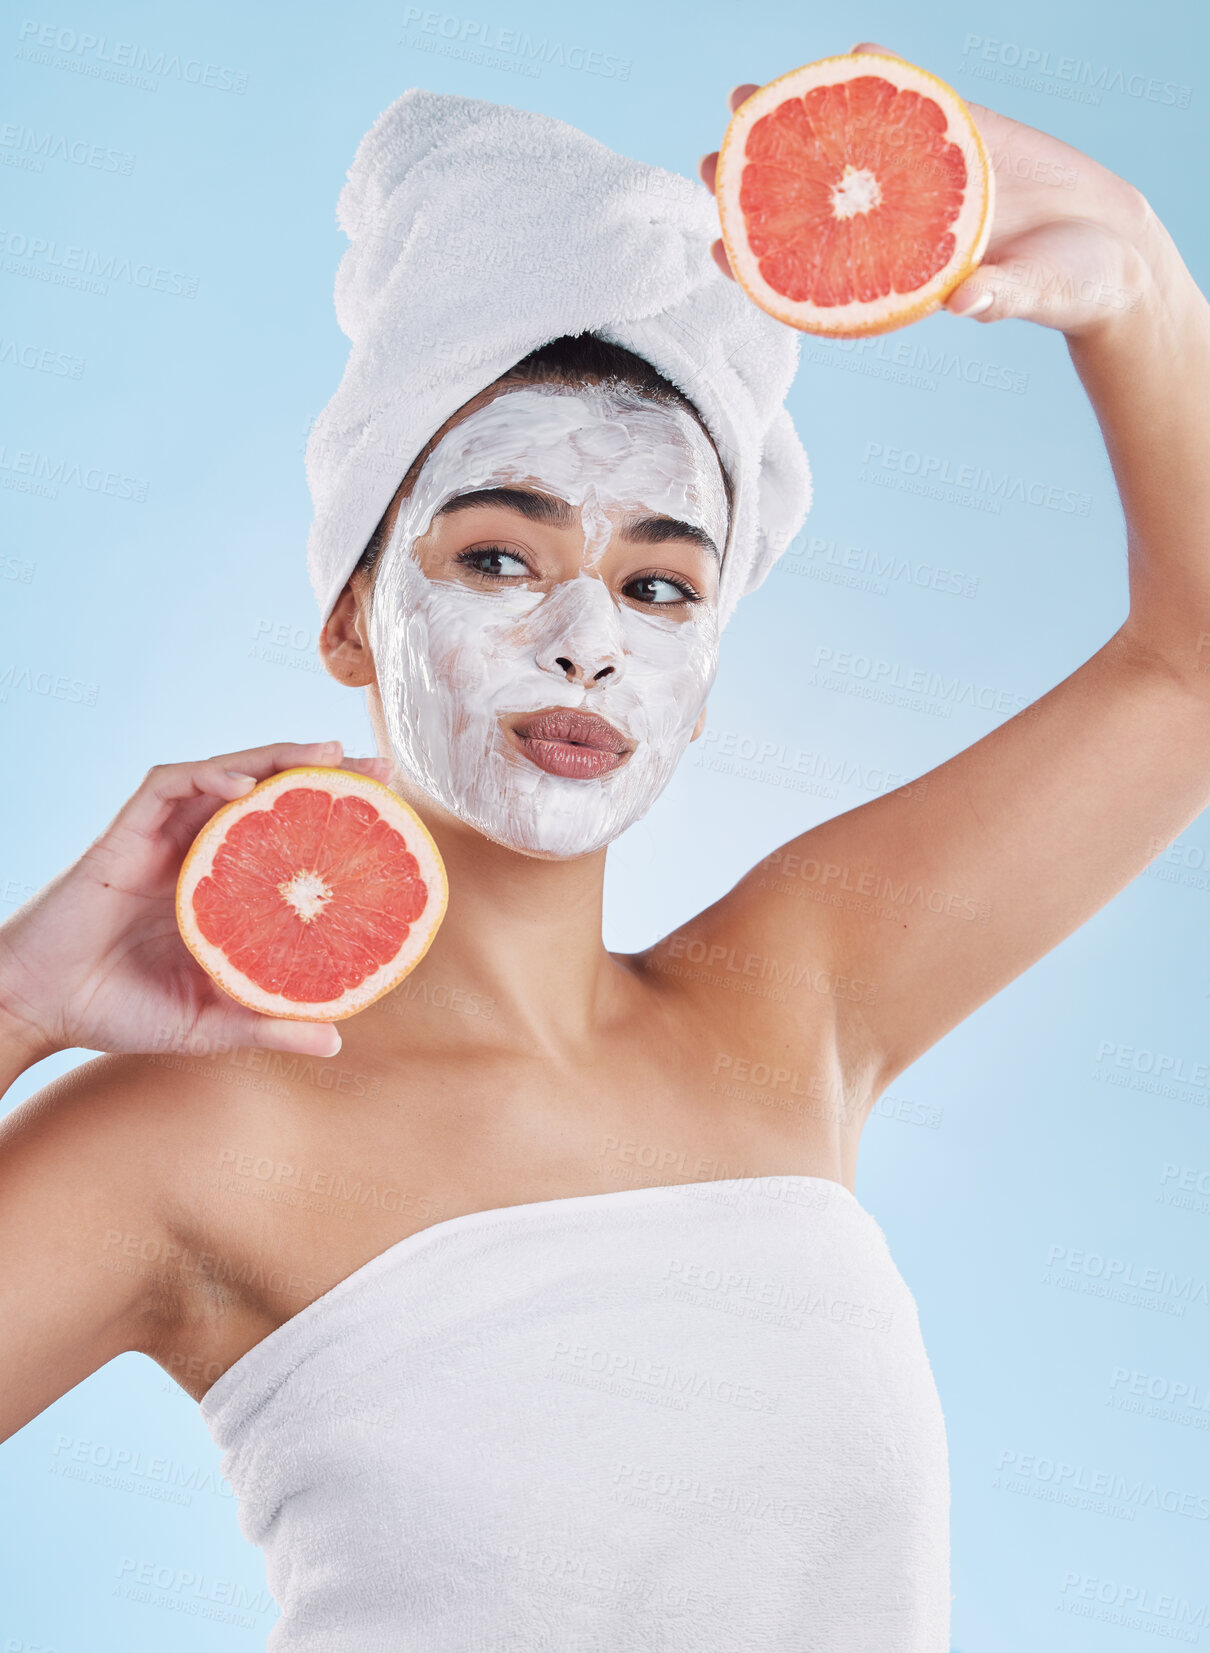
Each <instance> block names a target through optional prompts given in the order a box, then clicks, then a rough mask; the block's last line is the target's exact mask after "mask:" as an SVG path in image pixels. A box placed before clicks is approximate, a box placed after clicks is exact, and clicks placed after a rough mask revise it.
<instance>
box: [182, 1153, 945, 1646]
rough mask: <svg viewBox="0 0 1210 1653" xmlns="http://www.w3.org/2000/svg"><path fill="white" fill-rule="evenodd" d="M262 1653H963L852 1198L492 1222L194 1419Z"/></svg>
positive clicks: (608, 1206) (925, 1369)
mask: <svg viewBox="0 0 1210 1653" xmlns="http://www.w3.org/2000/svg"><path fill="white" fill-rule="evenodd" d="M201 1412H202V1417H203V1420H204V1421H205V1423H206V1425H207V1426H208V1428H209V1430H210V1432H211V1435H212V1437H213V1439H214V1441H215V1442H216V1444H217V1445H218V1446H219V1447H220V1448H221V1449H222V1450H223V1453H224V1457H223V1460H222V1472H223V1474H224V1475H225V1476H226V1477H227V1478H228V1479H229V1480H230V1482H231V1485H232V1487H233V1489H234V1491H235V1493H236V1495H237V1497H238V1500H239V1503H238V1518H239V1524H240V1527H241V1529H242V1531H243V1533H244V1535H245V1536H246V1537H247V1538H248V1539H249V1540H250V1541H251V1542H252V1543H254V1544H258V1545H261V1546H262V1547H263V1549H264V1552H265V1565H266V1579H267V1582H268V1586H269V1590H270V1591H271V1593H272V1596H273V1597H274V1599H275V1600H276V1602H277V1604H278V1605H279V1607H280V1608H281V1617H280V1618H279V1619H278V1620H277V1622H276V1623H275V1624H274V1625H273V1627H272V1629H271V1631H270V1634H269V1638H268V1644H267V1645H268V1647H269V1649H270V1650H271V1653H471V1650H472V1649H473V1650H476V1653H477V1650H480V1649H482V1650H483V1653H570V1650H573V1649H601V1650H604V1649H608V1650H609V1653H723V1650H726V1653H732V1650H733V1649H740V1648H742V1649H743V1650H744V1653H947V1649H948V1648H949V1635H948V1630H949V1607H950V1594H949V1470H948V1460H947V1451H946V1438H945V1425H944V1421H943V1417H942V1411H941V1405H940V1401H939V1398H938V1394H937V1390H936V1387H935V1384H934V1380H933V1374H932V1371H931V1369H930V1366H929V1361H928V1357H927V1355H926V1352H925V1349H924V1345H923V1342H922V1340H921V1335H920V1326H919V1321H918V1316H917V1312H916V1305H915V1302H914V1300H913V1298H912V1295H911V1292H910V1291H909V1289H908V1287H907V1285H906V1284H905V1283H904V1281H903V1279H902V1277H901V1276H900V1274H899V1272H898V1270H897V1269H896V1267H895V1264H894V1263H893V1261H892V1260H891V1256H890V1253H889V1251H888V1249H887V1244H886V1240H885V1238H884V1236H883V1233H882V1230H881V1229H880V1228H879V1226H878V1224H877V1223H876V1222H875V1220H874V1218H873V1217H872V1216H870V1214H869V1213H868V1212H867V1211H866V1210H865V1209H864V1207H863V1206H861V1205H860V1204H859V1203H858V1201H857V1200H856V1199H855V1198H854V1196H853V1195H852V1194H851V1193H850V1192H849V1191H848V1189H847V1188H844V1187H843V1186H842V1185H841V1184H840V1183H836V1182H831V1181H828V1180H826V1179H823V1178H819V1177H798V1176H786V1177H754V1178H739V1179H731V1180H728V1181H724V1182H700V1183H695V1184H690V1185H681V1186H672V1187H664V1186H652V1187H644V1188H631V1189H623V1190H620V1191H617V1192H610V1193H605V1194H587V1195H579V1196H574V1197H572V1198H568V1199H556V1200H549V1201H541V1202H537V1203H530V1204H525V1205H515V1206H509V1207H506V1208H503V1209H496V1210H490V1211H476V1212H472V1213H469V1214H467V1215H463V1216H457V1217H453V1218H450V1219H448V1220H447V1221H444V1222H438V1223H436V1224H434V1225H432V1226H431V1227H429V1228H425V1229H422V1230H420V1231H419V1232H418V1233H415V1234H412V1235H410V1236H408V1237H407V1238H406V1239H403V1240H400V1241H399V1242H398V1243H397V1244H396V1245H393V1246H391V1247H390V1248H389V1249H388V1250H386V1251H384V1252H382V1253H380V1255H378V1256H377V1257H375V1258H373V1259H372V1260H371V1261H370V1262H368V1263H366V1264H364V1265H363V1266H362V1267H361V1268H359V1269H357V1270H356V1271H355V1272H354V1273H353V1274H351V1275H349V1276H348V1277H347V1278H346V1279H344V1280H342V1281H341V1282H340V1283H339V1284H338V1285H336V1286H334V1287H333V1288H332V1290H331V1291H329V1292H327V1293H326V1294H325V1295H324V1296H322V1297H320V1298H317V1299H316V1300H315V1301H314V1302H313V1303H311V1304H309V1305H308V1306H307V1307H306V1308H304V1309H303V1310H302V1311H301V1312H300V1313H299V1314H297V1315H295V1317H294V1318H293V1319H292V1320H288V1321H286V1322H285V1324H284V1325H282V1326H279V1327H278V1328H277V1329H276V1330H275V1331H273V1332H271V1333H270V1334H269V1336H268V1337H266V1338H265V1339H264V1340H263V1341H262V1342H261V1343H258V1344H257V1345H256V1346H255V1347H254V1348H253V1349H251V1350H249V1352H248V1353H247V1354H245V1355H244V1356H243V1357H242V1358H241V1359H239V1360H237V1361H236V1362H235V1364H234V1365H233V1366H232V1367H230V1368H229V1370H228V1371H226V1372H224V1373H223V1375H222V1377H220V1378H219V1380H218V1382H217V1383H215V1384H214V1386H213V1387H212V1388H211V1389H210V1391H209V1393H208V1394H207V1395H206V1396H205V1397H204V1399H203V1400H202V1403H201Z"/></svg>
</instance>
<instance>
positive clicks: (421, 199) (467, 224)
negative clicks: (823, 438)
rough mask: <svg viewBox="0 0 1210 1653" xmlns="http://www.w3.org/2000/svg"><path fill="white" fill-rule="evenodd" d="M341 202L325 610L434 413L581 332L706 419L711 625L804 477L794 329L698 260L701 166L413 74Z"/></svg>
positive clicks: (715, 228)
mask: <svg viewBox="0 0 1210 1653" xmlns="http://www.w3.org/2000/svg"><path fill="white" fill-rule="evenodd" d="M337 219H338V222H339V224H340V226H341V228H342V229H343V230H344V231H345V232H346V233H347V234H348V236H349V238H350V241H351V245H350V247H349V248H348V250H347V251H346V252H345V254H344V257H343V258H342V259H341V262H340V267H339V269H338V271H337V274H336V316H337V320H338V321H339V323H340V326H341V328H342V329H343V330H344V332H345V333H347V334H348V336H349V338H350V339H351V340H352V341H353V342H352V349H351V350H350V352H349V359H348V363H347V365H346V367H345V372H344V377H343V378H342V380H341V382H340V386H339V388H338V389H337V391H336V394H335V395H334V396H333V397H332V400H331V401H330V402H329V403H328V405H327V407H326V408H324V410H323V412H322V413H321V414H320V415H319V417H318V418H317V419H316V421H315V423H314V425H313V427H312V430H311V434H310V436H309V438H308V442H307V478H308V482H309V484H310V488H311V496H312V500H313V502H314V507H315V514H314V519H313V522H312V527H311V532H310V538H309V541H308V546H307V561H308V567H309V571H310V575H311V582H312V585H313V587H314V590H315V595H316V598H317V600H318V602H319V606H320V610H321V617H322V619H324V620H326V619H327V617H328V614H329V613H330V612H331V609H332V606H333V604H334V603H335V602H336V599H337V598H338V597H339V595H340V593H341V590H342V589H343V587H344V584H345V581H346V580H347V579H348V577H349V574H350V573H351V572H352V570H353V569H354V567H355V566H356V564H357V561H358V559H359V557H360V556H361V553H362V552H363V551H364V549H365V546H366V543H367V541H368V540H369V538H370V535H371V534H372V533H373V531H374V529H375V528H376V527H377V525H378V522H379V519H380V518H381V516H382V513H383V512H384V511H385V510H386V508H387V506H388V505H389V504H390V502H391V499H392V497H393V496H394V493H395V490H396V488H397V487H398V486H399V484H400V482H401V481H402V480H403V478H404V476H405V474H406V473H407V469H408V467H409V465H410V464H411V462H412V460H413V459H414V458H415V457H416V455H417V453H419V451H420V449H421V448H422V447H423V446H424V444H425V443H426V442H427V441H428V439H429V437H430V436H432V434H433V433H434V431H436V430H438V429H439V428H440V426H441V425H442V424H444V423H445V421H446V419H448V418H449V416H450V415H451V414H452V413H455V412H456V411H457V409H458V408H460V407H461V406H462V405H463V403H464V402H466V401H468V400H469V399H470V398H471V397H472V396H473V395H475V394H476V393H477V392H478V391H480V390H482V389H484V388H485V387H486V386H487V385H489V384H491V382H492V381H493V379H496V378H498V377H499V375H500V374H501V373H503V372H504V371H505V370H506V369H507V368H509V367H512V366H513V365H514V363H516V362H517V361H519V360H520V359H521V358H522V357H523V356H525V355H528V353H529V352H530V351H531V350H534V349H536V348H537V347H538V346H539V345H541V344H546V343H547V342H549V341H550V340H551V339H554V338H558V337H559V336H560V335H562V334H564V333H583V332H593V333H599V334H600V335H601V336H602V337H604V338H606V339H609V340H611V341H612V342H614V343H615V344H620V345H622V346H624V347H625V348H626V349H628V350H632V351H634V352H635V353H636V354H637V355H639V356H642V357H644V358H645V359H646V360H647V361H649V362H651V363H652V365H653V366H655V367H656V368H658V369H659V371H660V372H661V373H663V374H664V376H665V377H666V378H668V379H670V380H671V381H672V383H673V384H674V385H676V386H677V387H678V388H679V389H680V390H682V391H683V392H684V393H685V395H686V396H688V397H689V398H690V400H691V401H692V402H693V403H694V404H695V406H696V407H697V409H698V411H699V413H700V414H701V415H702V418H703V419H704V420H705V422H706V425H707V427H708V429H709V431H710V433H711V435H712V436H713V438H714V441H715V444H716V446H717V448H718V450H719V455H720V457H721V459H722V461H723V464H724V466H725V467H726V469H727V471H728V473H729V475H730V478H731V481H732V484H733V487H734V490H735V505H734V510H733V521H732V528H731V534H730V538H729V542H728V547H727V551H726V554H725V557H724V564H723V574H722V581H721V587H720V593H719V600H720V615H719V619H720V624H725V623H726V621H727V619H728V618H729V617H730V614H731V612H732V610H733V609H734V606H735V603H736V602H737V601H738V599H739V598H740V597H741V596H743V595H744V593H745V592H748V591H751V590H753V589H754V587H756V586H758V585H759V584H760V582H761V581H762V580H763V579H764V577H765V575H766V574H767V573H768V572H769V569H770V568H771V567H772V565H773V563H774V562H775V561H776V559H777V558H778V557H779V556H780V555H781V553H782V552H783V551H784V550H785V548H786V546H787V545H788V544H789V543H790V541H791V540H792V539H793V537H794V535H795V534H796V533H797V532H798V530H799V528H800V527H801V526H802V523H803V519H804V517H805V516H806V513H807V509H808V507H809V505H810V498H811V476H810V470H809V467H808V464H807V456H806V454H805V452H804V451H803V448H802V445H801V443H800V442H799V440H798V437H797V435H796V434H795V431H794V426H793V424H792V423H791V420H790V417H789V414H788V413H787V412H786V410H785V408H784V407H783V406H782V403H783V402H784V400H785V397H786V393H787V391H788V390H789V388H790V382H791V380H792V379H793V377H794V370H795V368H796V366H797V364H798V335H797V334H796V333H795V332H794V331H793V330H792V329H791V328H789V327H786V326H784V325H783V324H782V323H781V322H778V321H775V320H774V319H773V318H772V317H771V316H768V315H766V314H765V313H764V312H763V311H762V310H759V309H757V307H756V305H754V304H753V303H752V302H751V300H750V299H749V298H748V297H747V295H746V294H745V293H744V292H743V291H742V290H741V289H740V288H739V287H738V286H737V285H736V284H735V283H734V282H731V281H728V280H727V278H726V277H725V276H724V275H723V274H722V273H721V272H720V271H719V270H718V268H717V267H716V266H715V263H714V261H713V259H712V258H711V256H710V243H711V242H712V241H713V240H715V239H717V237H718V235H719V222H718V212H717V208H716V207H715V204H714V199H713V197H712V196H711V194H710V192H709V191H708V190H707V189H706V188H705V186H704V185H703V184H700V183H697V182H691V181H690V180H689V179H688V178H683V177H681V176H680V175H679V174H677V173H675V172H667V171H665V170H664V169H663V168H662V167H656V166H647V165H644V164H643V163H642V162H640V161H632V160H629V159H628V158H627V157H626V156H624V155H618V154H615V153H614V151H613V150H611V149H607V148H606V147H605V145H604V144H602V143H598V142H597V141H596V140H595V139H594V138H590V137H588V136H587V135H586V134H585V133H583V132H580V131H578V130H577V129H576V128H575V127H573V126H568V125H566V124H565V123H564V122H563V121H559V120H553V119H552V118H551V117H550V116H547V115H537V114H532V113H530V112H529V111H528V110H524V109H514V108H512V107H511V106H509V105H508V104H495V103H485V102H483V101H481V100H479V99H477V98H464V97H456V96H453V95H452V94H449V93H441V92H426V91H423V90H421V89H419V88H415V87H413V88H411V89H410V90H408V91H406V92H404V93H403V95H402V96H401V97H399V98H397V99H396V101H395V102H394V103H393V104H392V105H391V106H390V108H389V109H387V110H386V111H385V112H384V113H383V114H382V115H380V116H379V117H378V119H377V121H375V123H374V125H373V127H371V129H370V131H369V132H368V133H367V134H366V136H365V137H364V138H363V139H362V141H361V144H360V145H359V147H358V150H357V154H356V156H355V157H354V160H353V165H352V167H351V168H350V170H349V173H348V182H347V183H346V185H345V186H344V189H343V190H342V191H341V195H340V199H339V202H338V203H337Z"/></svg>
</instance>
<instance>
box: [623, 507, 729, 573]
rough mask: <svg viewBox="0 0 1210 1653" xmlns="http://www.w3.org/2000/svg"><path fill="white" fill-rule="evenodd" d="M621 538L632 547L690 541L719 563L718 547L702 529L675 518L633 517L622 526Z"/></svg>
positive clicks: (720, 559)
mask: <svg viewBox="0 0 1210 1653" xmlns="http://www.w3.org/2000/svg"><path fill="white" fill-rule="evenodd" d="M622 538H623V539H624V540H630V542H631V543H632V544H633V545H664V544H666V543H667V541H668V540H690V541H691V542H692V543H693V544H694V545H700V546H701V548H702V550H703V551H705V552H707V553H708V554H709V555H710V556H712V557H713V558H714V559H715V561H716V562H721V561H722V558H721V556H720V555H719V549H718V546H717V545H715V543H714V541H713V540H712V539H711V538H710V535H709V534H708V533H707V532H706V530H705V529H704V528H698V527H696V526H695V525H694V524H693V523H692V522H680V521H678V520H677V518H676V517H634V518H632V519H631V520H630V521H629V522H625V523H623V524H622Z"/></svg>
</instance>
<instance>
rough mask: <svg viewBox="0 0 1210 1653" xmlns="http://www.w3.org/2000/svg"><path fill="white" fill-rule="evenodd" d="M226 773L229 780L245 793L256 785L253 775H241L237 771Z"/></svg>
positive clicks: (232, 770)
mask: <svg viewBox="0 0 1210 1653" xmlns="http://www.w3.org/2000/svg"><path fill="white" fill-rule="evenodd" d="M227 773H228V774H229V775H230V776H231V779H232V780H233V781H234V782H235V783H236V785H237V786H239V787H241V788H242V789H243V790H244V791H245V792H246V791H247V790H248V788H249V787H250V786H255V785H256V776H255V775H243V774H241V773H240V771H239V770H238V769H228V771H227Z"/></svg>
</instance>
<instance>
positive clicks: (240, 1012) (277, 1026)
mask: <svg viewBox="0 0 1210 1653" xmlns="http://www.w3.org/2000/svg"><path fill="white" fill-rule="evenodd" d="M195 1032H197V1033H199V1034H201V1035H202V1036H203V1037H205V1038H208V1039H212V1040H214V1041H216V1042H217V1041H226V1042H228V1043H230V1044H234V1045H242V1046H244V1047H245V1048H248V1049H253V1050H281V1051H286V1052H288V1053H289V1054H290V1055H292V1056H318V1057H329V1056H335V1055H336V1054H337V1053H338V1051H339V1050H340V1048H341V1044H342V1040H341V1037H340V1033H339V1032H338V1031H337V1028H336V1025H335V1023H333V1022H293V1021H287V1020H286V1019H285V1018H284V1017H280V1016H262V1015H260V1014H259V1013H258V1012H257V1011H255V1010H248V1009H245V1008H244V1007H242V1006H240V1007H235V1006H231V1005H211V1006H208V1007H207V1008H206V1009H205V1010H203V1011H202V1012H201V1014H200V1015H199V1016H198V1019H197V1025H196V1028H195Z"/></svg>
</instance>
